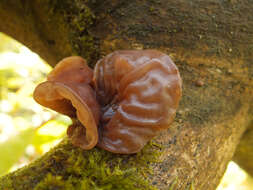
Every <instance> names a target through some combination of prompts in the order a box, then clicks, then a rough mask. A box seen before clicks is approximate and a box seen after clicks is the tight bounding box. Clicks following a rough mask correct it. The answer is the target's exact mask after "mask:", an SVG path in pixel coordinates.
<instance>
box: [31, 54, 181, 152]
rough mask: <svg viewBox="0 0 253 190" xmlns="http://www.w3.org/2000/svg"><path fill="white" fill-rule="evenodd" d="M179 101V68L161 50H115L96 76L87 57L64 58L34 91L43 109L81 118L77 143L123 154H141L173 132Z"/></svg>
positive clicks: (75, 129)
mask: <svg viewBox="0 0 253 190" xmlns="http://www.w3.org/2000/svg"><path fill="white" fill-rule="evenodd" d="M180 97H181V78H180V75H179V72H178V69H177V67H176V66H175V64H174V63H173V62H172V60H171V59H170V57H169V56H168V55H166V54H164V53H161V52H159V51H156V50H124V51H116V52H114V53H111V54H109V55H107V56H105V57H104V58H103V59H101V60H99V61H98V62H97V64H96V66H95V69H94V74H93V71H92V70H91V69H90V68H89V67H88V66H87V64H86V62H85V60H83V59H82V58H80V57H70V58H65V59H63V60H62V61H61V62H60V63H58V64H57V66H56V67H55V68H54V70H53V71H52V72H51V73H50V74H49V76H48V81H46V82H44V83H42V84H40V85H39V86H38V87H37V88H36V89H35V92H34V98H35V100H36V101H37V102H38V103H40V104H41V105H43V106H46V107H49V108H51V109H53V110H55V111H58V112H60V113H62V114H65V115H68V116H70V117H72V118H75V117H77V118H78V120H75V121H77V122H74V123H73V124H72V125H71V126H70V127H69V128H68V131H67V134H68V136H69V137H70V139H71V141H72V143H73V144H74V145H76V146H79V147H81V148H83V149H90V148H92V147H94V146H95V145H96V144H97V145H98V146H99V147H101V148H103V149H105V150H108V151H111V152H114V153H121V154H131V153H136V152H138V151H140V150H141V149H142V148H143V146H144V145H145V144H146V143H147V141H149V140H150V139H151V138H153V137H154V136H155V135H157V134H158V133H159V132H160V131H161V130H164V129H166V128H168V127H169V124H170V123H171V122H172V121H173V119H174V117H175V113H176V109H177V107H178V103H179V100H180ZM98 133H99V135H98Z"/></svg>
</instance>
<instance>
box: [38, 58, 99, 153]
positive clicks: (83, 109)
mask: <svg viewBox="0 0 253 190" xmlns="http://www.w3.org/2000/svg"><path fill="white" fill-rule="evenodd" d="M92 77H93V71H92V70H91V69H90V68H89V67H88V66H87V64H86V62H85V60H83V59H82V58H81V57H69V58H65V59H63V60H62V61H61V62H59V63H58V64H57V66H56V67H55V68H54V69H53V71H52V72H51V73H50V74H49V76H48V81H46V82H44V83H41V84H40V85H38V86H37V87H36V89H35V91H34V99H35V100H36V101H37V102H38V103H39V104H41V105H43V106H46V107H48V108H51V109H53V110H55V111H57V112H60V113H62V114H65V115H68V116H70V117H75V116H77V118H78V119H79V121H80V122H81V123H74V124H73V125H72V126H70V127H69V129H68V136H69V137H70V139H71V141H72V143H73V144H74V145H76V146H79V147H81V148H83V149H91V148H93V147H94V146H95V145H96V144H97V142H98V131H97V124H98V121H99V110H100V108H99V105H98V103H97V101H96V99H95V92H94V90H93V89H92V88H91V87H90V85H89V83H90V82H91V80H92Z"/></svg>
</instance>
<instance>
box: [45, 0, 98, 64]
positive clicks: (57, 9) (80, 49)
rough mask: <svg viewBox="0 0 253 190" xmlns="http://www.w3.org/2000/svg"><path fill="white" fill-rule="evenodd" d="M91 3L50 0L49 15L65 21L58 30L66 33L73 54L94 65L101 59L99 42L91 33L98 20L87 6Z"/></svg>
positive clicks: (76, 0) (80, 0) (79, 0)
mask: <svg viewBox="0 0 253 190" xmlns="http://www.w3.org/2000/svg"><path fill="white" fill-rule="evenodd" d="M88 3H89V1H85V2H84V1H82V0H75V2H73V1H72V0H66V1H60V0H48V2H47V3H46V4H49V5H50V9H49V11H48V12H49V14H50V15H51V16H50V18H51V17H53V18H54V17H56V18H57V19H56V20H63V23H62V24H61V25H60V26H61V27H62V28H58V30H62V31H66V30H67V32H64V33H66V35H67V36H68V37H67V39H68V42H69V44H70V45H71V49H72V54H73V55H79V56H82V57H84V58H85V59H86V60H87V62H88V63H91V65H94V63H95V62H96V61H97V59H98V57H99V46H98V45H96V44H98V42H97V41H96V40H95V39H94V37H93V36H92V34H91V32H90V31H89V29H90V28H92V25H93V23H94V22H95V20H96V17H95V14H94V13H93V12H92V11H91V9H90V8H89V7H88V6H87V5H86V4H88Z"/></svg>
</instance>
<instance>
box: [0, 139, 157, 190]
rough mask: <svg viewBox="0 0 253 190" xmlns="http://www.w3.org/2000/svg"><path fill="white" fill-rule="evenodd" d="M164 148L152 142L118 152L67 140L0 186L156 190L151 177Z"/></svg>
mask: <svg viewBox="0 0 253 190" xmlns="http://www.w3.org/2000/svg"><path fill="white" fill-rule="evenodd" d="M160 149H161V147H160V146H159V145H157V144H155V143H153V142H150V143H149V144H148V145H146V146H145V147H144V149H143V150H142V151H141V152H139V153H138V154H132V155H119V154H113V153H110V152H108V151H104V150H101V149H99V148H94V149H92V150H89V151H84V150H82V149H80V148H75V147H73V146H72V145H71V144H70V143H69V142H68V141H64V142H63V143H62V144H61V145H59V146H58V147H57V148H55V149H54V150H52V151H51V152H49V153H48V154H46V155H45V156H43V157H42V158H41V159H39V160H37V161H36V162H35V163H32V164H30V165H29V167H27V168H23V169H21V170H19V171H16V172H15V175H13V174H9V176H4V177H2V178H1V179H0V189H6V188H7V189H8V190H9V189H19V188H20V187H21V186H22V187H23V188H22V189H23V190H26V189H35V190H51V189H54V190H55V189H77V190H79V189H80V190H85V189H101V190H111V189H122V190H128V189H129V190H132V189H136V190H144V189H145V190H155V189H156V188H155V187H153V186H152V185H151V184H150V181H149V179H148V176H149V175H150V174H151V173H152V170H151V168H150V165H151V164H152V163H155V162H158V161H159V156H160V152H161V151H160Z"/></svg>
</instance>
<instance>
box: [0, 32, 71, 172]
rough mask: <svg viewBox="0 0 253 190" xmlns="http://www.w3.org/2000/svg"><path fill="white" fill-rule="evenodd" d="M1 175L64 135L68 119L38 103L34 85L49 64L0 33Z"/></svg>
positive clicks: (47, 69) (40, 78) (42, 151)
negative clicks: (34, 94) (35, 98)
mask: <svg viewBox="0 0 253 190" xmlns="http://www.w3.org/2000/svg"><path fill="white" fill-rule="evenodd" d="M0 40H1V44H0V87H1V89H0V149H1V151H2V154H1V160H0V176H1V175H3V174H5V173H6V172H8V171H14V170H15V169H17V168H19V167H22V166H24V165H25V164H28V163H29V162H31V161H32V160H34V159H36V158H37V157H39V156H40V155H42V154H43V153H45V152H46V151H48V150H49V149H50V148H51V147H52V146H54V145H56V144H57V143H58V142H59V141H60V139H61V138H62V137H63V136H64V135H65V133H66V128H67V126H68V125H69V124H70V123H71V121H70V119H69V118H67V117H65V116H61V115H59V114H57V113H56V112H54V111H51V110H49V109H46V108H44V107H42V106H40V105H39V104H37V103H36V102H35V101H34V99H33V97H32V94H33V91H34V88H35V87H36V86H37V84H39V83H41V82H43V81H44V80H45V79H46V75H47V74H48V73H49V72H50V71H51V70H52V68H51V67H50V66H49V65H48V64H46V63H45V62H44V61H43V60H42V59H41V58H40V57H39V56H38V55H37V54H35V53H33V52H31V51H30V50H29V49H28V48H26V47H25V46H23V45H22V44H20V43H18V42H16V41H15V40H13V39H11V38H10V37H8V36H6V35H4V34H2V33H0Z"/></svg>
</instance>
